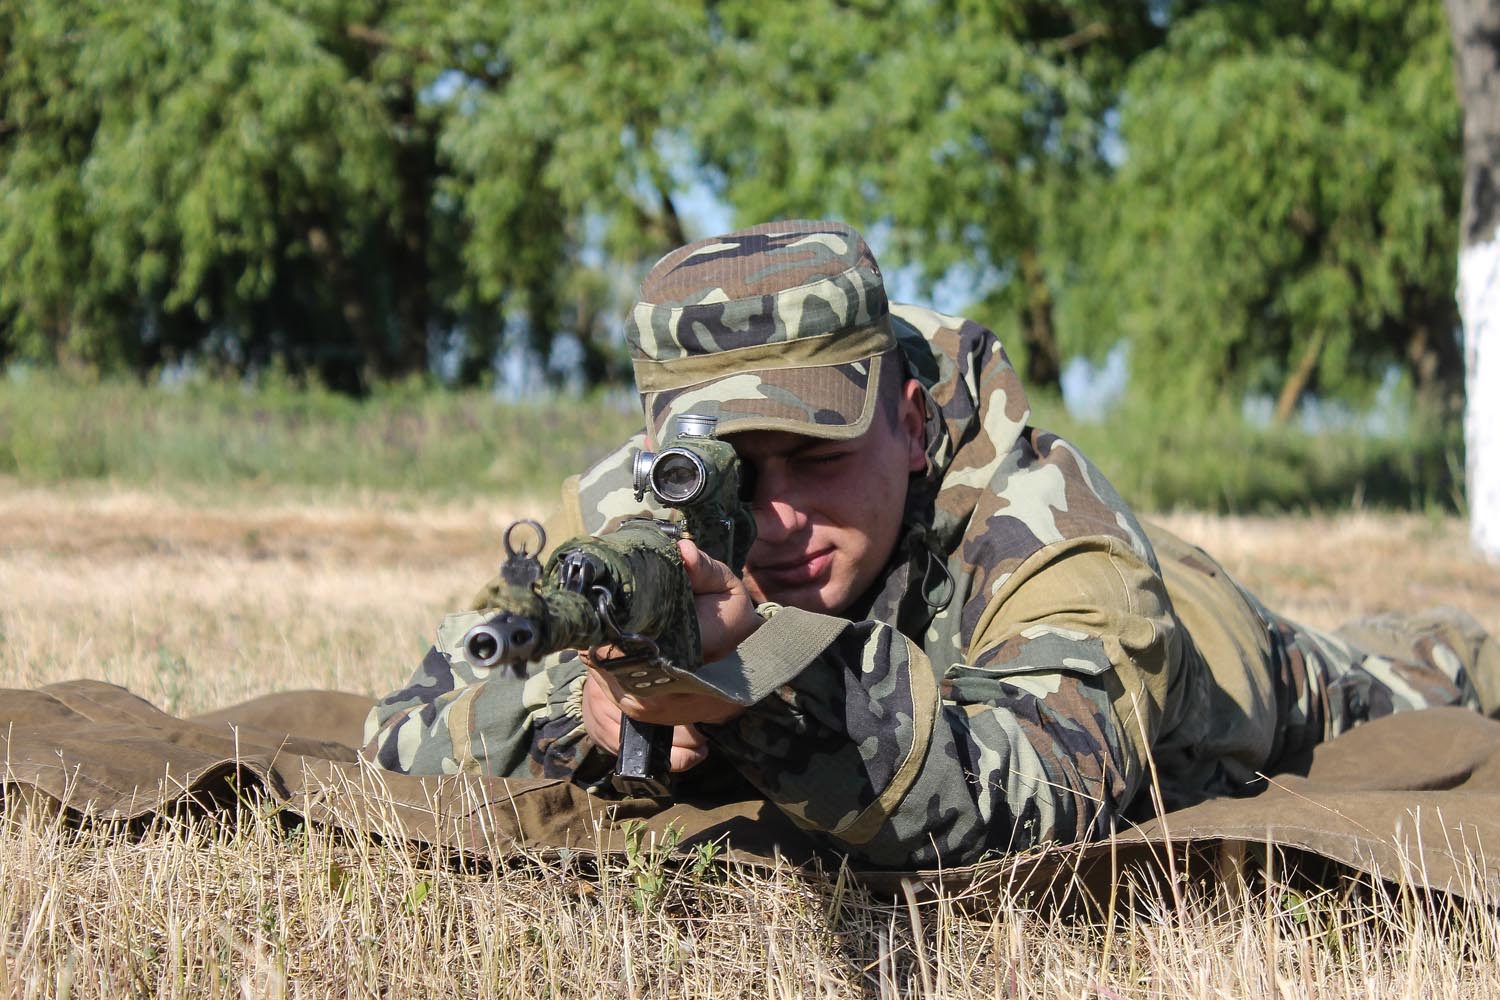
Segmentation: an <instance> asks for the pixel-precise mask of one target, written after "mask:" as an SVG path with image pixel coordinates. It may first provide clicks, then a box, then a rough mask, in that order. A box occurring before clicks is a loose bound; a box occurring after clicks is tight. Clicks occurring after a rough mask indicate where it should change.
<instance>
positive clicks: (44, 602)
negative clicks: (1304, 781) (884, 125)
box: [0, 482, 1500, 998]
mask: <svg viewBox="0 0 1500 1000" xmlns="http://www.w3.org/2000/svg"><path fill="white" fill-rule="evenodd" d="M515 513H518V512H516V511H509V510H503V509H501V508H500V507H496V508H495V509H491V508H488V507H484V506H481V505H479V504H475V503H466V504H463V505H452V506H424V505H421V504H414V503H413V502H411V501H410V500H403V499H400V498H389V497H385V498H382V497H371V498H369V499H368V500H367V501H364V502H359V503H352V502H344V503H341V504H339V505H337V506H334V505H330V506H310V505H307V504H305V503H300V502H291V501H285V500H277V499H276V498H275V497H274V496H272V497H262V498H259V499H252V498H248V497H240V498H228V499H227V500H226V498H223V497H219V498H216V499H215V500H214V502H213V503H211V504H209V503H197V502H193V501H188V500H176V501H166V500H161V499H159V498H156V497H152V496H148V495H146V494H142V493H130V492H120V491H117V490H112V489H109V488H106V487H88V488H78V487H68V488H61V489H47V490H42V489H21V488H18V487H15V486H14V485H13V484H6V483H3V482H0V668H3V670H4V678H5V683H6V684H7V685H9V686H19V687H30V686H34V685H38V684H44V683H48V682H51V681H56V680H63V679H66V678H70V677H99V678H104V679H107V680H111V681H114V682H116V683H120V684H123V685H125V686H127V687H130V688H131V689H133V690H135V691H138V692H140V693H142V694H144V695H146V696H147V697H149V698H151V699H152V700H153V701H156V702H157V703H158V704H162V705H164V706H165V707H168V708H170V709H172V710H175V711H177V712H181V713H192V712H195V711H200V710H204V709H209V708H214V707H218V706H221V705H224V704H228V703H230V702H234V701H238V700H241V699H243V698H246V697H249V696H252V695H255V694H260V693H264V692H267V691H271V690H282V689H289V688H298V687H337V688H341V689H345V690H352V691H362V692H367V693H371V694H374V693H378V692H380V691H383V690H386V689H389V688H391V687H393V686H394V685H395V684H397V683H398V682H399V681H401V680H403V679H404V678H405V676H406V674H407V673H408V672H409V670H410V668H411V666H412V665H413V664H414V663H415V662H416V660H417V658H418V657H419V656H420V655H421V652H422V650H423V648H424V647H425V645H426V644H427V642H428V637H429V633H430V630H431V628H432V626H433V624H434V623H435V622H436V620H437V617H438V615H439V614H440V612H441V611H442V610H445V609H447V608H450V607H453V606H456V605H459V604H462V603H464V602H465V601H466V600H467V598H468V596H469V594H470V592H471V591H473V590H474V589H475V588H476V587H477V585H478V584H479V583H480V582H482V581H483V579H484V578H485V577H486V576H487V575H488V573H489V572H491V571H492V569H493V567H494V564H495V562H496V554H497V552H498V548H499V543H498V539H499V531H500V529H501V528H503V526H504V524H505V523H506V520H507V518H508V516H510V515H512V514H515ZM1167 523H1168V524H1169V525H1170V526H1171V527H1172V528H1174V529H1175V530H1177V531H1178V532H1179V533H1181V534H1183V535H1185V536H1187V537H1189V538H1192V539H1193V540H1195V541H1199V542H1201V543H1202V544H1204V545H1205V547H1207V548H1208V549H1209V550H1210V551H1213V552H1215V553H1216V554H1219V555H1220V556H1222V557H1223V558H1224V559H1225V561H1226V563H1228V565H1229V566H1230V567H1231V569H1232V570H1233V571H1234V572H1235V573H1236V574H1237V575H1238V576H1240V578H1241V579H1243V580H1245V581H1246V582H1247V583H1249V584H1251V585H1252V586H1254V587H1255V588H1257V589H1258V590H1259V591H1260V592H1261V593H1262V594H1263V595H1264V596H1265V597H1266V598H1267V600H1268V602H1269V603H1271V604H1272V606H1273V607H1277V608H1279V609H1283V610H1286V611H1288V612H1290V613H1292V614H1293V615H1294V616H1296V617H1300V618H1302V619H1303V620H1306V621H1308V622H1310V623H1313V624H1319V625H1333V624H1337V623H1338V622H1339V621H1340V620H1342V619H1344V618H1346V617H1351V616H1353V615H1357V614H1361V613H1366V612H1372V611H1378V610H1383V609H1386V608H1389V607H1397V606H1406V605H1411V604H1428V603H1435V602H1439V601H1446V602H1449V603H1454V604H1458V605H1459V606H1462V607H1465V608H1467V609H1468V610H1470V611H1472V612H1473V613H1475V614H1476V615H1477V616H1478V617H1479V618H1480V619H1481V620H1483V621H1484V622H1485V624H1486V625H1487V626H1489V627H1490V628H1492V629H1495V630H1497V631H1500V576H1497V574H1496V572H1495V570H1494V569H1493V568H1490V567H1485V566H1483V565H1481V564H1479V563H1478V562H1476V561H1475V560H1473V559H1472V558H1471V557H1470V556H1469V555H1468V554H1467V552H1466V550H1465V548H1464V536H1463V527H1462V525H1460V524H1458V523H1456V522H1452V521H1448V520H1432V519H1429V518H1424V517H1386V516H1375V515H1367V514H1356V515H1349V516H1344V517H1337V518H1334V517H1330V518H1319V519H1314V520H1261V519H1248V518H1232V519H1219V518H1201V517H1192V516H1177V517H1173V518H1170V519H1168V521H1167ZM596 867H599V868H602V871H597V872H596V870H595V869H596ZM0 886H3V889H0V955H3V959H0V996H7V995H14V996H23V997H30V996H37V997H59V996H86V997H93V996H101V997H102V996H109V997H114V996H120V995H138V996H165V997H176V996H192V997H204V996H214V997H217V996H225V997H230V996H275V997H279V996H307V997H319V996H346V995H350V996H398V997H404V996H446V995H472V996H483V997H489V996H494V997H514V996H598V997H615V996H645V997H658V996H659V997H678V996H746V997H823V996H840V997H842V996H867V997H896V996H901V997H904V996H953V997H991V996H1003V997H1054V996H1056V997H1086V996H1087V997H1104V998H1125V997H1130V998H1136V997H1183V996H1187V997H1203V998H1209V997H1272V996H1279V997H1347V996H1370V997H1392V998H1395V997H1417V996H1420V997H1432V998H1450V997H1490V996H1497V995H1500V922H1497V920H1496V919H1495V917H1494V916H1493V915H1492V913H1493V907H1490V908H1484V907H1467V908H1461V909H1459V908H1452V907H1450V906H1449V905H1448V904H1447V903H1446V902H1444V901H1443V900H1441V899H1436V900H1435V899H1431V898H1424V897H1421V896H1418V895H1415V894H1411V893H1399V892H1398V893H1396V894H1394V895H1381V894H1370V893H1364V892H1360V891H1357V890H1356V889H1354V888H1352V887H1347V886H1345V887H1338V888H1336V889H1334V890H1331V891H1330V892H1329V893H1327V894H1326V895H1314V896H1311V897H1309V896H1306V895H1299V894H1297V893H1296V892H1294V891H1293V890H1292V889H1290V888H1288V887H1287V886H1285V885H1283V884H1281V883H1280V882H1279V880H1277V879H1275V878H1272V879H1270V881H1269V885H1268V886H1264V887H1260V888H1258V889H1257V891H1255V892H1251V893H1248V894H1236V893H1231V892H1229V891H1227V890H1211V891H1207V892H1206V893H1205V894H1202V895H1199V894H1197V893H1195V892H1189V893H1188V894H1187V896H1186V898H1185V899H1184V901H1183V902H1182V904H1181V905H1178V904H1177V903H1175V902H1168V903H1157V904H1152V903H1149V902H1145V903H1142V904H1140V905H1139V906H1137V907H1136V908H1135V910H1134V912H1133V913H1131V914H1130V915H1129V916H1126V917H1121V919H1119V920H1116V921H1113V922H1105V921H1097V920H1085V919H1065V918H1063V917H1061V916H1057V915H1048V914H1041V913H1037V912H1033V911H1032V910H1030V909H1028V908H1027V906H1026V905H1025V904H1024V903H1023V901H1021V900H1019V899H1016V898H1011V897H1008V896H1007V895H1006V894H1004V893H1002V894H1000V895H999V896H997V897H995V898H993V899H989V900H984V901H981V900H964V899H957V898H952V897H946V898H942V899H938V900H936V901H931V902H923V903H920V904H917V903H912V902H909V901H906V900H897V901H889V900H880V899H875V898H872V897H871V896H869V895H867V894H865V893H863V892H861V891H860V890H858V889H856V888H854V887H852V886H850V885H849V884H848V883H847V881H846V880H843V879H840V878H838V877H837V875H836V873H829V874H827V875H826V876H825V875H816V874H815V875H808V874H805V873H799V872H795V871H790V870H785V871H764V870H755V869H749V868H742V867H735V866H727V865H725V864H723V863H722V862H719V863H714V864H710V865H707V866H706V870H705V872H694V871H692V870H690V869H682V870H674V869H672V868H670V867H664V866H663V865H662V864H661V861H660V858H659V857H658V856H657V854H656V853H655V852H653V851H651V850H649V849H647V848H642V849H641V850H639V851H637V852H636V854H635V856H634V857H633V858H632V859H628V860H625V861H620V860H611V859H608V858H602V859H601V858H598V857H595V856H592V855H589V854H579V855H575V856H573V857H572V858H570V859H567V860H563V861H559V860H556V859H552V860H545V859H523V860H522V862H521V863H518V864H516V865H514V866H511V867H508V868H505V869H502V870H498V871H488V872H473V871H462V870H459V869H456V868H455V867H453V866H451V865H446V864H439V863H435V862H434V861H433V860H432V859H430V858H428V857H426V856H424V855H423V854H422V853H420V852H415V851H412V850H410V849H405V848H401V847H399V846H394V845H391V844H384V845H382V844H379V843H375V842H373V841H367V840H363V839H357V838H349V837H345V836H340V835H338V834H336V833H335V832H333V831H329V830H325V829H319V828H299V829H294V830H292V831H291V832H288V831H287V830H286V829H285V828H284V826H283V824H282V823H281V822H280V818H279V817H277V816H274V815H264V814H259V813H251V814H249V815H247V816H245V817H244V818H243V819H242V822H241V823H240V824H238V826H236V827H235V828H233V829H230V828H228V826H227V825H226V824H224V823H208V822H203V821H202V820H196V821H195V820H182V821H177V822H170V823H169V822H162V823H161V824H159V825H157V826H155V827H153V828H151V829H149V830H146V831H144V832H138V834H137V835H134V836H130V837H126V836H120V835H114V834H111V833H109V832H108V831H102V830H91V829H86V830H82V831H78V830H71V829H67V828H64V827H62V826H60V825H59V824H58V823H57V822H56V821H55V820H53V819H50V818H48V817H47V816H45V815H41V814H37V813H21V812H17V811H12V813H11V814H9V815H8V816H7V817H6V818H5V820H4V822H3V829H0Z"/></svg>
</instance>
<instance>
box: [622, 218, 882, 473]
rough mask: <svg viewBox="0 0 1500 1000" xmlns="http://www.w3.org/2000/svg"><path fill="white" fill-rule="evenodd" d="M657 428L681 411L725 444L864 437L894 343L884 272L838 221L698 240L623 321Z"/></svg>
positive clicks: (666, 266)
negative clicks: (731, 438)
mask: <svg viewBox="0 0 1500 1000" xmlns="http://www.w3.org/2000/svg"><path fill="white" fill-rule="evenodd" d="M626 333H627V336H628V338H629V341H630V350H631V355H632V358H633V359H634V363H635V382H636V387H637V388H638V389H639V390H640V393H641V403H642V406H643V408H644V409H645V413H646V423H647V431H648V432H649V433H650V435H651V439H652V440H653V441H654V442H656V443H658V444H660V443H662V442H663V440H664V436H663V434H662V430H663V428H666V427H668V426H670V422H671V420H672V418H673V417H676V416H678V415H680V414H683V413H702V414H705V415H707V416H713V417H716V418H717V419H718V421H719V424H718V432H719V433H720V434H733V433H735V432H736V431H747V430H781V431H791V432H793V433H797V434H808V435H811V436H814V437H824V438H852V437H858V436H859V435H860V434H863V433H864V432H865V430H866V429H867V428H868V427H869V426H870V420H871V418H872V416H873V415H874V412H875V398H874V397H875V392H874V391H873V390H874V387H875V386H877V385H878V384H879V374H880V364H881V357H880V356H881V355H882V354H884V353H885V352H886V351H889V350H890V349H891V348H893V347H895V345H896V340H895V337H894V336H893V335H892V333H891V325H890V313H889V306H888V304H887V302H886V297H885V284H884V282H883V281H882V280H881V277H880V266H879V265H878V264H877V263H876V262H875V255H874V254H873V253H871V252H870V248H869V246H868V245H866V243H865V241H864V238H863V237H861V236H860V235H859V233H858V232H857V231H856V230H854V229H853V228H851V227H850V226H847V225H845V224H843V223H841V222H806V221H791V222H772V223H766V224H764V225H759V226H753V227H751V228H749V229H745V230H742V231H740V232H737V233H730V234H729V235H727V236H715V237H710V238H709V239H704V240H698V241H697V242H695V243H689V244H688V245H687V246H685V247H682V248H681V249H678V250H674V251H673V252H671V253H669V254H667V255H666V256H665V257H663V258H662V259H661V260H660V261H658V262H657V264H656V266H655V267H653V268H652V269H651V271H650V273H649V274H647V275H646V280H645V281H643V282H642V283H641V296H640V300H639V301H638V302H637V303H636V304H635V308H634V309H633V310H632V311H631V314H630V317H629V319H628V320H627V322H626Z"/></svg>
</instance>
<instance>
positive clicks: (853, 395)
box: [641, 354, 884, 446]
mask: <svg viewBox="0 0 1500 1000" xmlns="http://www.w3.org/2000/svg"><path fill="white" fill-rule="evenodd" d="M883 363H884V358H883V356H882V355H879V354H877V355H875V356H874V357H869V358H864V359H862V360H859V361H849V362H844V363H842V364H834V365H821V366H816V367H801V368H779V369H768V370H759V371H755V370H752V371H741V372H735V373H734V374H732V375H725V376H723V377H722V378H716V379H710V380H708V381H706V382H701V383H698V384H696V385H690V386H684V387H683V388H681V389H670V390H661V391H657V392H649V393H646V394H645V395H644V396H643V397H642V399H641V403H642V406H643V408H644V410H645V415H646V429H647V432H648V433H649V434H650V436H651V440H652V442H653V443H654V444H656V445H657V446H663V445H665V443H666V441H667V440H668V439H669V438H670V437H671V436H672V434H671V428H672V422H673V420H674V419H675V418H676V417H679V416H681V415H683V414H685V413H694V414H698V415H700V416H708V417H713V418H715V419H716V420H717V421H718V424H717V427H716V429H715V433H716V435H717V436H719V437H724V436H726V435H729V434H737V433H741V432H744V431H786V432H788V433H792V434H803V435H806V436H808V437H818V438H828V439H832V440H846V439H848V438H856V437H859V436H860V435H861V434H863V433H865V431H867V430H869V429H870V423H871V421H872V420H873V419H874V416H875V396H876V387H877V386H878V385H879V384H880V367H881V365H882V364H883Z"/></svg>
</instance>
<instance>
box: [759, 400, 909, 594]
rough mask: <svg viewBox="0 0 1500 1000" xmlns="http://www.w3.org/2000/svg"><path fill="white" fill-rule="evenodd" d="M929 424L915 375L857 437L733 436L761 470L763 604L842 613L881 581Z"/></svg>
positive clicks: (773, 433)
mask: <svg viewBox="0 0 1500 1000" xmlns="http://www.w3.org/2000/svg"><path fill="white" fill-rule="evenodd" d="M924 424H925V421H924V416H923V406H922V397H921V390H920V388H919V387H918V385H917V383H916V382H907V383H905V385H904V386H903V387H902V390H901V397H900V399H899V400H898V401H897V405H896V410H895V413H894V414H893V413H891V412H889V411H882V412H879V413H877V414H876V415H875V419H874V421H873V422H872V424H871V427H870V429H869V430H868V431H866V432H865V434H863V435H862V436H860V437H858V438H854V439H853V440H849V441H826V440H823V439H821V438H811V437H804V436H803V435H800V434H790V433H786V432H784V431H747V432H745V433H742V434H735V435H733V436H732V437H730V439H729V440H730V442H731V443H732V444H733V445H734V449H735V451H736V452H737V453H738V454H739V456H740V458H741V459H742V460H744V461H746V462H748V463H749V464H750V465H751V466H752V467H753V469H754V475H755V496H754V499H753V502H752V509H753V510H754V513H755V527H756V531H757V537H756V540H755V544H754V545H753V546H752V547H751V549H750V556H749V558H748V559H747V560H746V562H745V577H744V579H745V584H746V586H748V587H749V589H750V593H751V595H752V596H753V597H754V598H755V599H756V601H757V602H760V601H775V602H776V603H778V604H784V605H786V606H788V607H796V608H802V609H804V610H807V611H819V612H824V613H827V614H838V613H839V612H841V611H843V610H844V609H846V608H848V607H849V606H850V605H851V604H852V603H853V602H854V601H855V600H856V599H857V598H858V597H859V596H860V595H861V594H863V593H864V592H865V590H866V589H868V588H869V586H870V585H871V584H872V583H874V582H875V579H876V577H877V576H879V574H880V571H881V569H883V568H884V567H885V564H886V562H887V561H888V560H889V559H890V556H891V552H892V551H893V550H894V549H895V546H896V541H897V534H898V533H899V531H900V529H901V514H902V508H903V507H904V505H905V503H906V488H907V480H908V478H909V477H910V475H911V474H912V473H913V472H921V471H922V470H923V468H925V466H926V461H927V459H926V440H925V431H924Z"/></svg>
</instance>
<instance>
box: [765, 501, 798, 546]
mask: <svg viewBox="0 0 1500 1000" xmlns="http://www.w3.org/2000/svg"><path fill="white" fill-rule="evenodd" d="M806 524H807V515H806V514H805V513H803V511H802V510H801V509H800V508H798V507H797V506H796V505H795V504H793V503H791V502H789V501H787V500H783V499H779V498H778V499H773V500H766V501H763V502H761V503H759V504H756V506H755V530H756V532H757V533H758V534H759V536H760V537H761V538H763V539H765V540H766V541H768V542H774V541H780V540H782V539H785V538H787V537H789V536H791V535H794V534H796V533H797V532H798V531H800V530H801V529H802V528H803V527H804V526H805V525H806Z"/></svg>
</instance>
